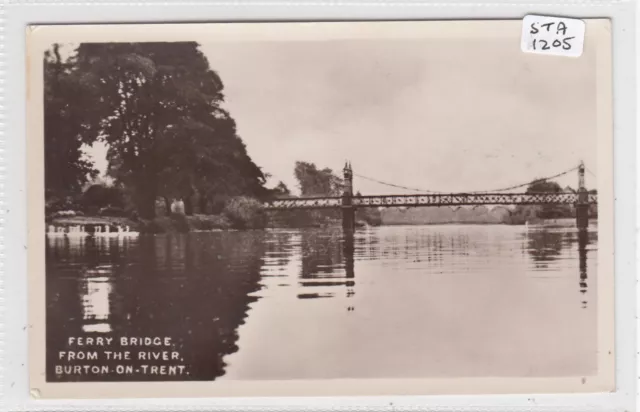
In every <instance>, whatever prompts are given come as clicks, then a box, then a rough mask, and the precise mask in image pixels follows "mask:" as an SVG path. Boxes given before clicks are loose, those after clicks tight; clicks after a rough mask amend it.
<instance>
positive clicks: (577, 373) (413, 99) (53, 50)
mask: <svg viewBox="0 0 640 412" xmlns="http://www.w3.org/2000/svg"><path fill="white" fill-rule="evenodd" d="M584 22H585V27H586V29H585V30H586V35H585V39H584V46H583V49H582V50H581V51H580V53H581V54H580V55H579V56H577V57H576V56H571V57H567V56H562V55H553V56H552V55H543V54H536V53H527V52H523V51H522V50H521V47H520V40H521V38H520V36H521V32H522V24H523V23H522V21H521V20H510V21H495V20H493V21H446V22H444V21H423V22H357V23H356V22H340V23H242V24H240V23H237V24H236V23H225V24H179V25H178V24H176V25H166V24H156V25H99V26H95V25H93V26H91V25H75V26H32V27H29V29H28V33H27V40H28V55H27V56H26V58H27V59H28V66H27V68H28V69H27V71H28V73H27V77H28V104H29V107H28V116H29V135H28V148H29V152H28V166H29V169H28V175H29V188H28V191H29V193H28V196H29V197H28V199H29V200H28V201H29V233H30V235H29V245H28V246H29V256H30V259H29V264H30V266H29V288H30V293H29V298H30V300H29V310H30V325H31V327H30V331H29V332H30V334H29V340H30V387H31V393H32V396H34V397H41V398H95V397H112V398H113V397H162V396H171V397H176V396H177V397H196V396H197V397H203V396H207V397H211V396H342V395H427V394H471V393H474V394H482V393H491V394H496V393H514V392H518V393H531V392H537V393H544V392H606V391H612V390H614V388H615V382H614V353H613V348H614V334H613V320H614V313H613V312H614V311H613V308H614V295H613V285H614V267H613V253H614V249H613V199H614V197H613V165H612V162H613V155H612V147H613V137H612V97H611V82H612V81H611V38H610V26H609V24H610V23H609V21H608V20H600V19H594V20H585V21H584ZM569 41H570V40H566V41H565V42H564V44H568V42H569Z"/></svg>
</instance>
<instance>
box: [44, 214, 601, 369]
mask: <svg viewBox="0 0 640 412" xmlns="http://www.w3.org/2000/svg"><path fill="white" fill-rule="evenodd" d="M596 245H597V232H596V230H595V228H594V227H593V226H590V227H589V228H585V229H582V230H577V229H575V228H571V227H570V228H535V227H530V228H529V230H525V229H524V228H523V227H515V226H456V225H450V226H447V225H445V226H404V227H378V228H367V229H363V230H358V231H356V232H352V231H343V230H342V229H340V228H336V229H295V230H270V231H249V232H228V233H194V234H188V235H171V236H169V235H167V236H149V237H146V236H142V237H140V238H139V239H115V238H114V239H94V238H86V239H85V238H77V239H75V238H73V239H69V238H51V239H49V240H48V244H47V291H46V293H47V325H48V327H47V343H48V347H49V348H50V349H49V351H48V353H47V362H48V370H47V378H48V379H49V380H52V381H68V380H94V381H95V380H121V379H123V377H122V376H119V375H104V376H75V377H74V376H57V375H56V374H55V373H53V370H52V368H53V366H54V365H55V364H56V362H57V360H56V354H57V351H59V350H67V349H68V348H67V346H66V339H67V338H68V337H69V336H111V337H118V336H169V337H171V338H172V339H173V341H174V342H175V346H176V349H177V350H179V351H180V353H181V354H182V356H184V362H185V364H187V365H188V366H189V372H190V375H189V376H187V377H185V376H177V377H166V376H162V377H154V376H148V375H147V376H131V377H128V379H130V380H153V379H162V380H171V379H176V380H184V379H190V380H212V379H223V378H224V379H278V378H287V377H288V378H323V377H335V378H339V377H380V378H384V377H394V376H400V377H402V376H404V377H411V376H416V377H420V376H422V377H429V376H445V375H446V376H448V375H452V376H475V375H486V374H502V375H504V376H518V374H519V373H528V374H532V375H534V376H560V375H562V374H563V373H570V374H574V373H585V374H586V373H588V372H589V370H590V369H591V368H592V367H595V355H594V357H593V362H592V361H591V360H590V359H591V358H590V354H591V352H593V351H595V342H596V341H595V338H594V339H591V338H592V337H593V336H595V335H594V334H595V325H596V318H595V311H594V307H595V304H596V293H595V290H594V289H593V288H589V287H588V283H589V282H594V281H595V276H596V273H595V265H594V264H593V263H594V262H595V259H596V253H597V249H596ZM567 324H572V325H573V326H575V328H573V327H572V328H567V327H566V325H567ZM474 325H484V327H485V328H487V330H491V331H493V332H491V334H492V335H491V336H489V335H487V334H486V333H482V330H478V327H477V326H474ZM483 330H484V329H483ZM545 336H546V337H548V336H554V338H553V339H551V340H548V339H547V340H545V339H546V338H545ZM505 341H509V342H511V344H512V345H513V348H519V351H516V352H517V353H516V352H513V353H512V350H508V351H505V350H504V347H503V343H501V342H505ZM472 343H473V344H472ZM471 344H472V345H471ZM447 345H448V346H447ZM447 347H449V349H447ZM331 348H333V349H331ZM337 348H341V350H340V351H338V350H337ZM389 348H393V349H389ZM501 348H502V349H501ZM472 353H477V354H478V356H471V354H472ZM265 354H268V356H265ZM480 355H482V356H480ZM485 355H487V356H490V358H491V359H494V361H495V362H494V363H492V364H484V363H483V361H482V359H485V358H486V356H485ZM385 359H388V360H385ZM416 359H417V360H416ZM457 359H460V360H457ZM412 360H413V361H412ZM462 360H464V362H462ZM465 365H467V366H465ZM532 365H533V366H532ZM536 365H537V366H536ZM558 365H560V366H558ZM567 365H569V366H567ZM532 368H533V369H532ZM567 368H569V369H567ZM522 371H525V372H522Z"/></svg>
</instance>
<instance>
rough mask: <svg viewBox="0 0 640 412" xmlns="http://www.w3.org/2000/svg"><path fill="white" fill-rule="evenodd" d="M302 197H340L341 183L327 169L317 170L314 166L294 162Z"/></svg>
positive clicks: (331, 171)
mask: <svg viewBox="0 0 640 412" xmlns="http://www.w3.org/2000/svg"><path fill="white" fill-rule="evenodd" d="M294 173H295V176H296V179H297V180H298V185H299V188H300V194H301V195H302V196H318V197H320V196H340V195H341V194H342V187H343V182H342V179H340V178H339V177H338V176H336V175H335V174H334V173H333V170H331V169H329V168H324V169H318V168H317V167H316V165H315V164H313V163H307V162H296V166H295V170H294Z"/></svg>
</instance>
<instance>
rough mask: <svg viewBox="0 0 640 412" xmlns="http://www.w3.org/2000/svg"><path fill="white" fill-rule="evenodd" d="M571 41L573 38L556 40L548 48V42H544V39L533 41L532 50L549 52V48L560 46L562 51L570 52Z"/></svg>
mask: <svg viewBox="0 0 640 412" xmlns="http://www.w3.org/2000/svg"><path fill="white" fill-rule="evenodd" d="M571 39H573V37H567V38H566V39H564V40H562V41H560V40H558V39H555V40H554V41H553V42H552V43H551V46H549V42H548V41H546V40H544V39H540V40H538V39H533V50H538V48H540V50H550V49H551V47H552V46H553V47H560V46H562V48H563V49H564V50H570V49H571V43H570V42H569V40H571Z"/></svg>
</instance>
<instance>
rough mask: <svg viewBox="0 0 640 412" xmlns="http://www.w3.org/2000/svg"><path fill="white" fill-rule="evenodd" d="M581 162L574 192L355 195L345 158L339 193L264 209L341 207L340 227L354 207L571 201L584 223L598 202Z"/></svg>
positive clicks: (348, 225)
mask: <svg viewBox="0 0 640 412" xmlns="http://www.w3.org/2000/svg"><path fill="white" fill-rule="evenodd" d="M584 170H585V167H584V164H582V163H581V164H580V166H578V190H577V191H576V192H575V193H564V192H561V193H554V192H549V193H544V192H541V193H490V192H485V193H429V194H416V195H376V196H358V195H354V194H353V171H352V169H351V165H350V164H349V163H348V162H347V164H345V167H344V169H343V172H344V187H343V194H342V196H327V197H297V198H286V199H272V200H269V201H267V202H265V203H264V208H265V209H266V210H297V209H342V220H343V228H345V229H349V230H353V228H354V227H355V209H357V208H366V207H425V206H478V205H552V204H559V205H574V206H575V207H576V224H577V226H578V227H586V226H587V225H588V222H589V206H590V205H592V204H597V203H598V195H597V194H592V193H589V192H588V191H587V189H586V187H585V181H584Z"/></svg>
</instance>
